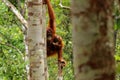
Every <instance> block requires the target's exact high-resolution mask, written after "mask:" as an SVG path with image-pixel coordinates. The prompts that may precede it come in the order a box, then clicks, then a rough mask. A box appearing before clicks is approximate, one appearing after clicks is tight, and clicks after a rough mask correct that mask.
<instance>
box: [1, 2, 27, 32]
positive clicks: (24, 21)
mask: <svg viewBox="0 0 120 80" xmlns="http://www.w3.org/2000/svg"><path fill="white" fill-rule="evenodd" d="M2 1H3V2H4V3H5V4H6V6H7V7H8V8H10V9H11V10H12V11H13V13H14V14H15V15H16V16H17V17H18V19H19V20H20V21H21V23H22V24H23V25H24V26H23V27H22V30H23V31H26V30H27V27H28V25H27V21H26V20H25V19H24V17H23V16H22V15H21V14H20V12H19V11H18V10H17V9H16V7H15V6H14V5H13V4H12V3H11V2H9V1H8V0H2Z"/></svg>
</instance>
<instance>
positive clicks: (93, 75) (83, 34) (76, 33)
mask: <svg viewBox="0 0 120 80" xmlns="http://www.w3.org/2000/svg"><path fill="white" fill-rule="evenodd" d="M71 3H72V26H73V58H74V59H73V62H74V72H75V80H115V61H114V41H113V37H114V36H113V18H112V4H113V0H72V2H71Z"/></svg>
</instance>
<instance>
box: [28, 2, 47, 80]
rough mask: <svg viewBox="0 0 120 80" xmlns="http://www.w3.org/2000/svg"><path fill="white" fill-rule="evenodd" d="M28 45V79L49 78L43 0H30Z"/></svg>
mask: <svg viewBox="0 0 120 80" xmlns="http://www.w3.org/2000/svg"><path fill="white" fill-rule="evenodd" d="M27 4H28V5H27V6H28V26H29V27H28V32H27V39H26V42H27V45H28V57H29V63H30V64H29V76H28V80H47V78H46V77H47V76H46V75H47V74H46V70H47V67H46V61H45V60H46V56H45V54H46V37H45V36H46V27H45V13H44V9H45V8H44V9H43V7H44V6H43V3H42V0H28V2H27Z"/></svg>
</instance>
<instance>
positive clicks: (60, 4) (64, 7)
mask: <svg viewBox="0 0 120 80" xmlns="http://www.w3.org/2000/svg"><path fill="white" fill-rule="evenodd" d="M59 6H60V7H61V8H63V9H68V10H70V7H67V6H63V5H62V0H60V3H59Z"/></svg>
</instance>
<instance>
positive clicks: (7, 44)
mask: <svg viewBox="0 0 120 80" xmlns="http://www.w3.org/2000/svg"><path fill="white" fill-rule="evenodd" d="M0 44H1V45H6V46H9V47H11V48H13V49H15V50H16V51H17V52H18V53H20V54H21V55H22V56H23V54H22V52H21V51H20V50H19V49H18V48H16V47H15V46H13V45H12V44H9V43H1V42H0Z"/></svg>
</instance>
